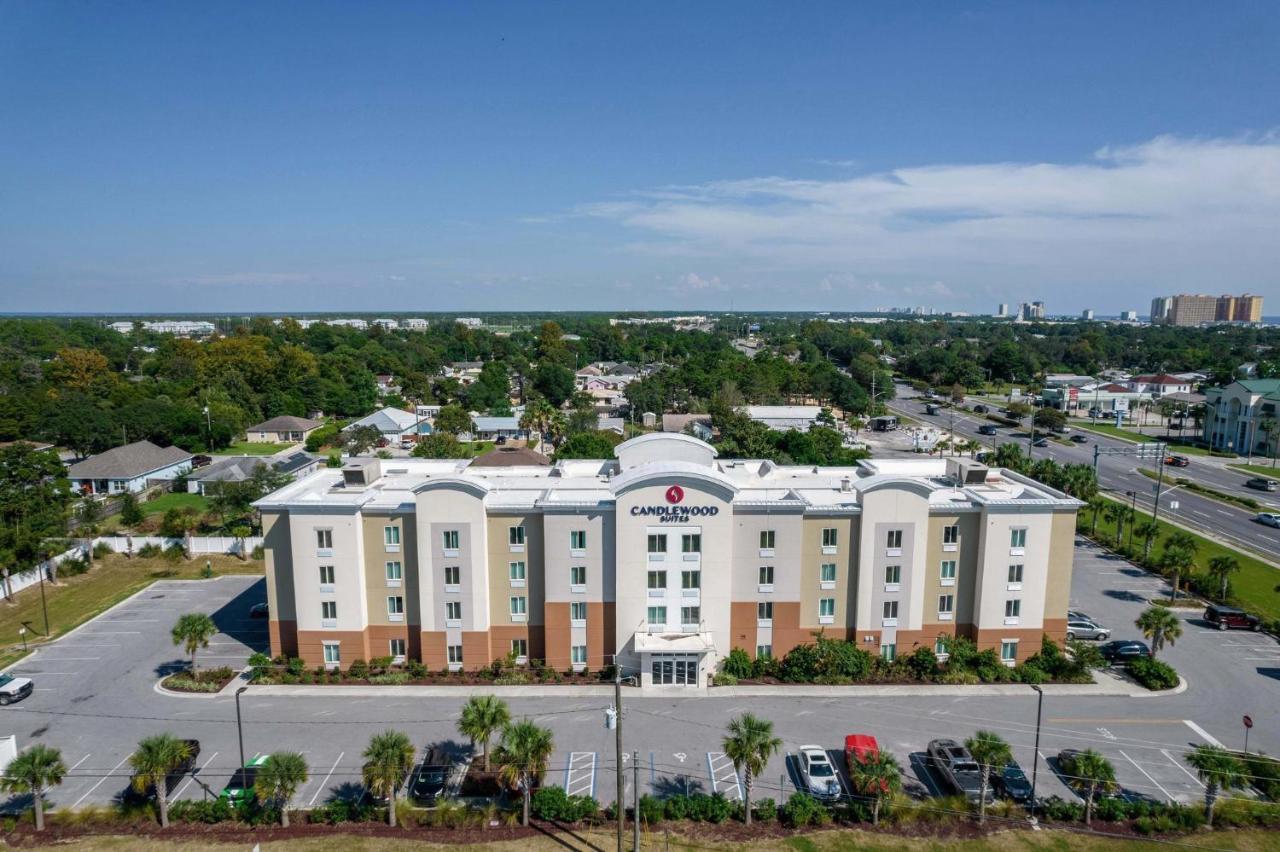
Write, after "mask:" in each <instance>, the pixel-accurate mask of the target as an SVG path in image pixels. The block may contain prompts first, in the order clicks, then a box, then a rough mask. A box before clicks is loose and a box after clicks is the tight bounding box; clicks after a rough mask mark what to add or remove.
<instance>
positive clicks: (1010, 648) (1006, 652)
mask: <svg viewBox="0 0 1280 852" xmlns="http://www.w3.org/2000/svg"><path fill="white" fill-rule="evenodd" d="M1000 660H1001V661H1002V662H1005V663H1016V662H1017V661H1018V642H1017V640H1016V639H1015V640H1014V641H1012V642H1001V643H1000Z"/></svg>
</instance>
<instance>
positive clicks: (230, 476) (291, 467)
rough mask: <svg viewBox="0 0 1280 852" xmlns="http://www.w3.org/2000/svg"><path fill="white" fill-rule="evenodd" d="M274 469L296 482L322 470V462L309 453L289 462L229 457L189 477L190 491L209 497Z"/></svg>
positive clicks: (280, 459) (297, 454)
mask: <svg viewBox="0 0 1280 852" xmlns="http://www.w3.org/2000/svg"><path fill="white" fill-rule="evenodd" d="M267 465H271V466H272V467H273V468H275V469H276V470H278V471H280V472H281V473H287V474H288V475H289V476H290V477H293V478H297V477H299V476H306V475H307V474H309V473H311V472H312V471H314V470H315V469H316V468H318V467H320V459H319V458H318V457H316V456H312V455H309V454H307V453H294V454H293V455H291V456H288V457H286V458H280V457H279V456H276V457H263V456H227V457H226V458H221V459H218V460H217V461H215V462H214V463H213V464H211V465H208V466H206V467H202V468H200V470H198V471H196V472H195V473H193V474H191V475H190V476H189V477H187V491H188V492H190V493H191V494H200V495H202V496H207V495H208V494H209V493H210V492H212V491H216V490H217V488H218V485H219V484H220V483H224V482H245V481H246V480H249V479H252V478H253V474H254V473H255V472H256V471H257V470H258V468H260V467H265V466H267Z"/></svg>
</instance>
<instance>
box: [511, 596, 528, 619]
mask: <svg viewBox="0 0 1280 852" xmlns="http://www.w3.org/2000/svg"><path fill="white" fill-rule="evenodd" d="M528 614H529V599H528V598H526V597H525V596H524V595H512V596H511V620H512V621H524V620H525V618H526V617H527V616H528Z"/></svg>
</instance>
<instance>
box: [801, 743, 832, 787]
mask: <svg viewBox="0 0 1280 852" xmlns="http://www.w3.org/2000/svg"><path fill="white" fill-rule="evenodd" d="M800 776H801V778H802V779H803V780H804V786H805V790H806V791H807V792H808V793H809V795H811V796H816V797H817V798H819V799H838V798H840V779H839V778H838V777H837V776H836V768H835V767H834V766H833V765H832V764H831V759H830V758H829V757H827V751H826V749H824V748H823V747H822V746H818V745H807V746H800Z"/></svg>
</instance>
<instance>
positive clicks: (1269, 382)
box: [1203, 379, 1280, 456]
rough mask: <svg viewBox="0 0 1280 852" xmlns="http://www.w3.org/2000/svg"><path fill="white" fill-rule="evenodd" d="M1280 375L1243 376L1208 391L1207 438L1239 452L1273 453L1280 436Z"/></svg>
mask: <svg viewBox="0 0 1280 852" xmlns="http://www.w3.org/2000/svg"><path fill="white" fill-rule="evenodd" d="M1278 423H1280V379H1241V380H1239V381H1235V382H1232V383H1231V384H1229V385H1227V386H1226V387H1216V388H1209V389H1208V390H1206V391H1205V415H1204V427H1203V428H1204V432H1203V436H1204V440H1205V441H1206V442H1207V443H1208V444H1209V446H1210V448H1212V449H1215V450H1222V451H1224V452H1235V453H1237V454H1239V455H1252V454H1258V455H1264V456H1269V455H1271V451H1270V449H1269V447H1270V443H1274V442H1275V441H1276V440H1280V434H1276V433H1277V427H1276V425H1275V424H1278Z"/></svg>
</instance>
